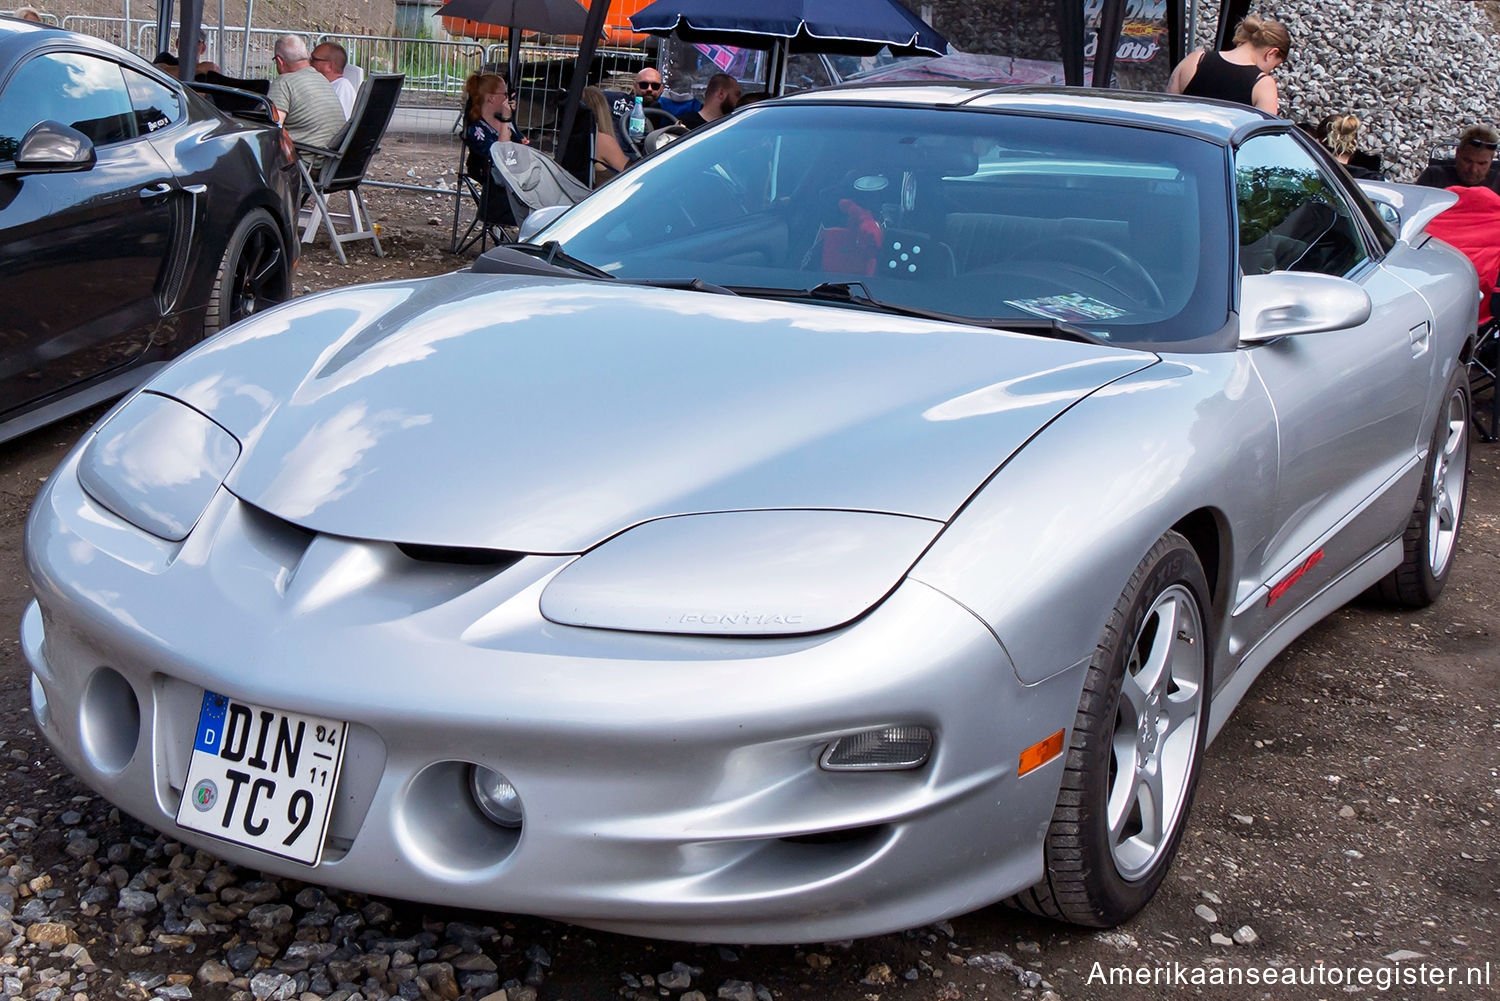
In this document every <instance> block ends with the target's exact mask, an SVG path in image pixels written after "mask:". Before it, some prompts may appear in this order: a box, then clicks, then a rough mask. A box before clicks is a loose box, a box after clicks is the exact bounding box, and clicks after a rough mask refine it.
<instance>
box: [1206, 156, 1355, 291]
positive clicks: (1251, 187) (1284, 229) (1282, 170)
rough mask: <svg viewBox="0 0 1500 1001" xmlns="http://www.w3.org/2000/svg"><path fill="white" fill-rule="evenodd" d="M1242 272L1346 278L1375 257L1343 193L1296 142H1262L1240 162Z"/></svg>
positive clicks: (1237, 191) (1237, 187)
mask: <svg viewBox="0 0 1500 1001" xmlns="http://www.w3.org/2000/svg"><path fill="white" fill-rule="evenodd" d="M1235 195H1236V198H1237V200H1238V202H1239V238H1240V270H1241V272H1243V273H1244V274H1247V275H1264V274H1269V273H1271V272H1272V271H1315V272H1318V273H1320V274H1325V275H1335V276H1343V275H1347V274H1348V273H1349V272H1350V271H1352V270H1354V268H1356V267H1358V266H1359V265H1360V264H1361V263H1362V262H1363V261H1365V260H1366V259H1367V258H1368V257H1369V256H1370V255H1369V251H1368V250H1367V249H1366V247H1365V243H1364V239H1363V237H1362V236H1361V234H1360V229H1359V225H1358V223H1357V222H1356V221H1355V218H1354V212H1353V210H1352V209H1351V208H1350V206H1349V203H1348V201H1347V200H1346V199H1345V198H1344V196H1343V193H1342V192H1340V191H1339V189H1338V187H1337V185H1335V184H1334V182H1333V181H1332V180H1331V179H1330V178H1329V177H1328V176H1327V175H1326V174H1324V173H1323V170H1322V168H1321V167H1319V166H1318V163H1317V161H1315V160H1314V159H1313V158H1312V157H1311V156H1310V155H1309V154H1308V153H1307V151H1306V150H1304V149H1303V148H1302V147H1301V146H1300V145H1298V143H1297V140H1296V139H1294V138H1292V137H1291V136H1289V135H1285V134H1282V135H1274V136H1256V137H1255V138H1253V139H1250V140H1248V141H1247V142H1246V143H1245V144H1244V145H1243V146H1241V147H1240V149H1239V152H1238V154H1237V155H1236V157H1235Z"/></svg>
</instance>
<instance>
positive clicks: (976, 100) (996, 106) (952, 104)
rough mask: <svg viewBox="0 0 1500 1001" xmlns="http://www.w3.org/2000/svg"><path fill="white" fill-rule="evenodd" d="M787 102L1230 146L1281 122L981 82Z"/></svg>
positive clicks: (1171, 99) (1148, 98)
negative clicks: (1013, 120) (1126, 131)
mask: <svg viewBox="0 0 1500 1001" xmlns="http://www.w3.org/2000/svg"><path fill="white" fill-rule="evenodd" d="M783 100H785V101H787V102H789V103H796V104H804V103H839V104H846V103H847V104H881V105H892V104H895V105H908V106H911V107H933V108H959V107H962V108H982V109H984V110H986V111H998V112H1007V113H1010V114H1024V115H1039V116H1043V117H1047V118H1073V119H1082V120H1087V121H1098V122H1108V123H1112V124H1117V125H1133V126H1138V127H1142V128H1155V129H1161V130H1165V131H1170V132H1179V133H1182V134H1184V135H1190V136H1195V137H1197V138H1200V139H1207V140H1209V141H1210V142H1216V143H1221V144H1227V143H1228V142H1229V141H1230V139H1231V137H1233V136H1234V135H1235V134H1236V133H1237V132H1239V131H1240V130H1242V129H1244V128H1246V127H1249V126H1253V125H1256V124H1258V123H1261V122H1268V121H1269V122H1276V121H1279V120H1278V119H1276V118H1274V117H1272V116H1271V115H1267V114H1266V113H1265V112H1263V111H1260V110H1259V109H1256V108H1252V107H1250V106H1249V105H1245V104H1232V103H1230V102H1227V101H1208V100H1201V99H1197V98H1186V97H1177V96H1174V95H1168V94H1154V93H1145V92H1141V91H1127V90H1096V89H1094V88H1088V87H1034V86H1007V85H1000V84H994V83H985V82H982V81H952V82H937V83H922V82H913V81H905V82H902V81H892V82H888V83H869V84H860V83H853V84H845V85H843V86H841V87H830V88H827V89H824V90H811V91H803V92H801V93H798V94H793V95H791V96H789V97H786V98H784V99H783Z"/></svg>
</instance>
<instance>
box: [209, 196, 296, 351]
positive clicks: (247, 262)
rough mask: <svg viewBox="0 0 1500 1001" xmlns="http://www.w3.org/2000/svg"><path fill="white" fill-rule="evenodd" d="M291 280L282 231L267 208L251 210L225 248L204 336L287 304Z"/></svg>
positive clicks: (214, 285)
mask: <svg viewBox="0 0 1500 1001" xmlns="http://www.w3.org/2000/svg"><path fill="white" fill-rule="evenodd" d="M291 280H292V276H291V271H290V261H289V260H288V255H287V251H286V245H285V244H284V243H283V242H282V238H281V228H280V227H279V226H277V225H276V220H275V219H273V218H271V213H269V212H267V211H266V210H265V209H253V210H251V211H250V213H249V214H247V215H246V216H245V217H244V218H243V219H241V220H240V223H239V225H238V226H236V227H235V228H234V232H233V233H232V234H231V235H230V237H229V242H228V243H227V244H225V246H224V256H223V257H222V258H220V260H219V270H218V272H217V273H216V274H215V275H214V284H213V289H212V291H210V293H209V297H208V313H207V315H206V316H205V317H204V318H203V335H204V336H205V337H207V336H208V335H210V334H216V333H218V332H219V331H220V330H223V329H224V328H225V327H227V326H229V325H230V324H231V323H237V322H238V321H240V320H243V319H244V318H245V317H247V316H251V315H253V314H255V313H257V312H259V311H260V310H262V309H265V308H266V307H268V306H273V305H275V304H276V303H278V302H285V301H286V299H287V297H288V295H289V294H290V292H291Z"/></svg>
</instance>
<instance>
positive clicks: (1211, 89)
mask: <svg viewBox="0 0 1500 1001" xmlns="http://www.w3.org/2000/svg"><path fill="white" fill-rule="evenodd" d="M1291 45H1292V36H1291V33H1290V32H1288V31H1287V30H1286V26H1285V25H1283V24H1282V23H1281V22H1280V21H1272V20H1270V19H1269V18H1265V19H1262V18H1259V17H1254V16H1250V17H1246V18H1245V19H1244V20H1243V21H1241V22H1240V23H1239V27H1237V28H1235V29H1234V48H1232V49H1229V50H1228V51H1226V52H1214V51H1212V50H1211V49H1199V50H1198V51H1197V52H1194V53H1192V54H1191V55H1189V56H1188V57H1187V58H1186V59H1184V60H1183V61H1182V62H1180V63H1178V64H1177V67H1176V69H1174V70H1172V78H1171V79H1170V80H1169V81H1168V82H1167V93H1169V94H1186V95H1187V96H1189V97H1211V98H1217V99H1219V100H1221V101H1235V102H1237V103H1239V104H1249V105H1252V106H1254V107H1256V108H1259V109H1260V110H1261V111H1264V112H1265V113H1266V114H1268V115H1274V114H1276V113H1277V111H1278V110H1279V108H1280V98H1279V96H1278V94H1277V91H1276V80H1275V79H1274V78H1273V77H1272V76H1271V74H1272V73H1273V72H1274V71H1275V70H1276V67H1278V66H1280V65H1281V64H1282V63H1284V62H1286V58H1287V55H1288V53H1289V52H1290V50H1291Z"/></svg>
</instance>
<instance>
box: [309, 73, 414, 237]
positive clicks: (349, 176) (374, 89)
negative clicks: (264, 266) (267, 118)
mask: <svg viewBox="0 0 1500 1001" xmlns="http://www.w3.org/2000/svg"><path fill="white" fill-rule="evenodd" d="M405 79H406V78H405V76H404V75H403V74H400V73H372V74H370V75H369V76H368V77H366V79H365V83H364V86H362V87H360V89H359V94H358V95H356V96H355V98H354V109H353V111H351V112H350V114H349V121H348V122H347V123H346V124H345V125H344V130H343V131H342V132H340V133H339V136H338V140H337V147H336V148H334V149H322V148H320V147H317V146H312V145H309V144H306V143H297V144H296V145H297V152H299V153H302V154H304V155H303V156H299V157H298V158H297V169H298V170H299V171H301V173H302V183H303V184H304V185H305V186H306V188H305V190H306V191H307V193H308V194H310V195H311V196H312V199H313V206H312V211H311V214H310V215H309V216H308V219H307V226H306V228H305V229H304V230H303V233H302V242H303V243H310V242H312V238H313V236H314V235H316V233H317V231H318V227H319V226H320V225H321V226H323V227H325V228H326V229H327V230H328V238H329V239H330V240H331V241H332V242H333V250H334V253H336V254H337V255H338V258H339V263H340V264H348V263H349V259H348V258H347V257H345V256H344V246H343V245H344V244H346V243H348V242H349V241H351V240H370V241H371V242H373V243H374V244H375V254H376V256H377V257H384V256H385V251H384V250H382V249H381V246H380V234H379V233H377V232H376V231H375V227H374V225H373V224H372V223H371V222H370V212H369V209H367V208H366V207H365V200H364V196H362V195H361V194H360V192H359V186H360V184H361V183H362V182H363V181H364V179H365V172H366V171H368V170H369V169H370V161H371V160H372V159H373V158H374V156H375V153H376V151H377V150H379V149H380V139H381V137H382V136H384V135H385V130H386V128H387V127H388V126H389V125H390V124H391V116H392V115H394V114H395V112H396V99H397V98H398V97H399V96H400V95H401V84H402V82H403V81H404V80H405ZM308 154H310V155H313V156H317V157H321V158H322V159H321V161H320V162H315V163H313V164H311V165H309V163H308V159H307V155H308ZM340 191H343V192H347V193H348V195H349V211H348V212H347V213H344V212H333V211H331V210H330V209H329V208H328V196H329V195H334V194H338V193H339V192H340ZM335 219H339V220H348V222H349V227H350V228H349V231H348V232H344V233H340V232H339V231H338V228H337V227H336V226H335V225H334V220H335Z"/></svg>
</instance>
